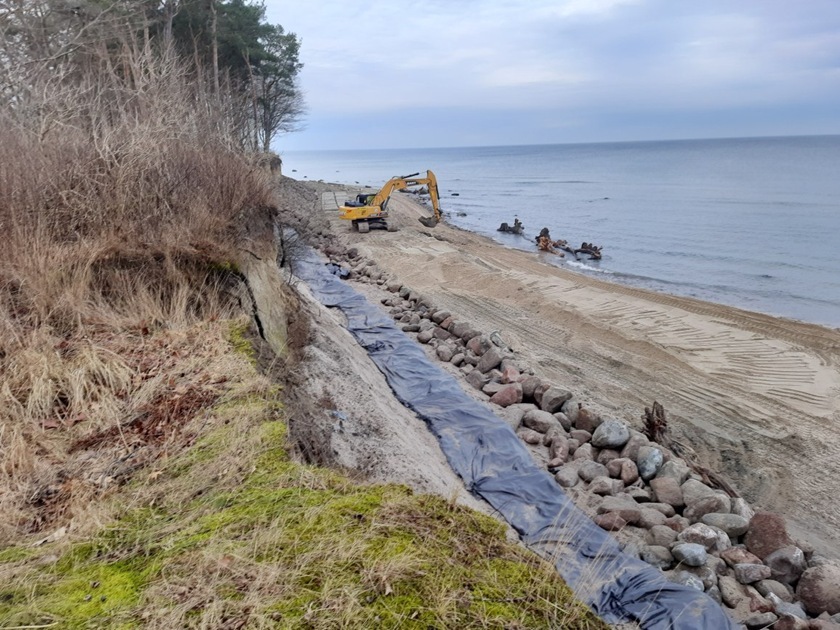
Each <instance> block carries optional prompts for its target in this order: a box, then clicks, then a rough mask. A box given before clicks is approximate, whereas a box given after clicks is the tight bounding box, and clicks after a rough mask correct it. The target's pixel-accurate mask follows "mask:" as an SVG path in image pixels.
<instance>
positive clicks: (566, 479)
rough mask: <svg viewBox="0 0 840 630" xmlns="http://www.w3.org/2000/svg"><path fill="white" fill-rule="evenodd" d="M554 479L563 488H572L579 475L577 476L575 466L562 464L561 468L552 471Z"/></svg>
mask: <svg viewBox="0 0 840 630" xmlns="http://www.w3.org/2000/svg"><path fill="white" fill-rule="evenodd" d="M554 480H555V481H556V482H557V483H558V484H560V486H562V487H563V488H572V487H574V486H576V485H577V484H578V482H579V481H580V477H579V476H578V470H577V468H576V467H574V466H563V468H561V469H560V470H558V471H557V472H556V473H554Z"/></svg>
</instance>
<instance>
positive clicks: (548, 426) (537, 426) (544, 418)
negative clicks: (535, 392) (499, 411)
mask: <svg viewBox="0 0 840 630" xmlns="http://www.w3.org/2000/svg"><path fill="white" fill-rule="evenodd" d="M517 385H518V386H519V388H520V390H521V389H522V384H521V383H517ZM522 424H524V425H525V426H526V427H528V428H531V429H533V430H534V431H539V432H540V433H548V432H549V431H560V432H562V433H565V431H564V430H563V427H562V426H561V425H560V423H559V422H558V421H557V418H555V417H554V416H552V415H551V414H550V413H548V412H547V411H542V410H540V409H533V410H531V411H529V412H527V413H526V414H525V415H524V416H522Z"/></svg>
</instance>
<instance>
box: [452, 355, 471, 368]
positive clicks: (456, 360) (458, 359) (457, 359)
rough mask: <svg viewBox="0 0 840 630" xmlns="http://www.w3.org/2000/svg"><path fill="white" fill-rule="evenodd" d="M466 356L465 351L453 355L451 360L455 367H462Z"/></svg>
mask: <svg viewBox="0 0 840 630" xmlns="http://www.w3.org/2000/svg"><path fill="white" fill-rule="evenodd" d="M464 358H465V357H464V353H463V352H458V353H457V354H454V355H452V358H451V359H450V360H449V362H450V363H451V364H452V365H454V366H455V367H460V366H461V365H462V364H463V363H464ZM470 367H472V366H470Z"/></svg>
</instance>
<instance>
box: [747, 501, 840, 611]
mask: <svg viewBox="0 0 840 630" xmlns="http://www.w3.org/2000/svg"><path fill="white" fill-rule="evenodd" d="M757 516H758V514H756V517H757ZM796 594H797V595H798V596H799V599H800V601H801V602H802V606H803V607H804V608H805V610H806V611H807V612H808V613H810V614H812V615H815V616H816V615H819V614H820V613H822V612H827V613H828V614H829V615H836V614H837V613H840V565H836V564H824V565H821V566H818V567H812V568H810V569H808V570H807V571H805V572H804V573H803V574H802V577H801V578H799V585H798V586H797V587H796Z"/></svg>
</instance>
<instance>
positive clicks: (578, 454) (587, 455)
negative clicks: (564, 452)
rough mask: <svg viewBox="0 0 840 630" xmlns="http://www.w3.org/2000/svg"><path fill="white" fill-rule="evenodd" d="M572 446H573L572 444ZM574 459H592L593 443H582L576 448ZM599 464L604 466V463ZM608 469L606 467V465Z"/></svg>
mask: <svg viewBox="0 0 840 630" xmlns="http://www.w3.org/2000/svg"><path fill="white" fill-rule="evenodd" d="M570 448H571V446H570ZM572 457H573V458H574V459H584V460H591V459H592V445H591V444H582V445H580V446H579V447H578V448H576V449H575V454H574V455H572ZM598 465H599V466H603V464H598ZM604 468H605V469H606V467H604Z"/></svg>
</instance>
